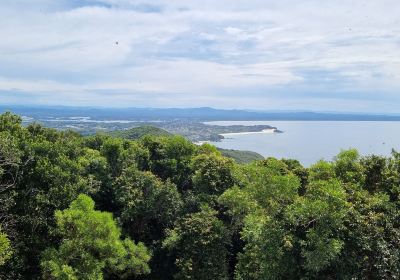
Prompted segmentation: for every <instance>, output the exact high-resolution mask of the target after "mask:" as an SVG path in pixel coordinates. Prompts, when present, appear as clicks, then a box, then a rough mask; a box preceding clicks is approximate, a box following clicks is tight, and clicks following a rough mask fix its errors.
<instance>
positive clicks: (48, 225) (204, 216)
mask: <svg viewBox="0 0 400 280" xmlns="http://www.w3.org/2000/svg"><path fill="white" fill-rule="evenodd" d="M223 152H224V151H222V153H221V151H219V150H218V149H216V148H215V147H214V146H212V145H209V144H204V145H202V146H196V145H193V144H192V143H190V142H189V141H187V140H185V139H184V138H182V137H179V136H172V137H159V136H150V135H147V136H144V137H142V138H141V139H140V140H137V141H132V140H127V139H121V138H113V137H112V136H110V135H102V134H96V135H93V136H89V137H83V136H81V135H78V134H77V133H74V132H70V131H64V132H61V131H56V130H53V129H48V128H44V127H42V126H41V125H38V124H31V125H28V126H26V127H24V126H22V124H21V118H20V117H18V116H15V115H13V114H11V113H5V114H3V115H0V227H1V232H0V279H5V280H8V279H10V280H11V279H12V280H14V279H40V278H45V279H102V278H104V279H125V278H126V279H154V280H155V279H172V278H173V277H175V278H176V279H243V280H244V279H246V280H247V279H250V280H251V279H263V280H264V279H399V278H400V153H398V152H396V151H393V153H392V156H391V157H381V156H373V155H372V156H367V157H361V156H360V155H359V154H358V152H357V151H356V150H348V151H342V152H341V153H340V154H339V155H338V156H337V157H336V158H335V160H334V161H332V162H327V161H319V162H317V163H315V164H314V165H312V166H311V167H309V168H305V167H303V166H302V165H301V164H300V163H299V162H298V161H296V160H292V159H283V160H278V159H275V158H267V159H262V160H259V161H255V162H252V163H250V164H247V165H240V164H236V163H235V162H234V161H233V160H232V159H228V158H226V157H225V156H223ZM84 194H87V195H90V197H91V198H92V199H93V200H92V199H91V198H89V197H88V196H86V195H84ZM94 205H96V210H95V208H94ZM54 213H56V215H54ZM113 217H115V220H114V219H113ZM117 223H118V226H117ZM119 226H120V227H121V229H120V228H119ZM121 236H123V238H121ZM131 240H134V241H135V243H134V242H133V241H131ZM143 244H145V245H143ZM145 246H146V247H145ZM146 248H149V249H146ZM150 250H151V251H152V258H151V259H150V253H149V251H150Z"/></svg>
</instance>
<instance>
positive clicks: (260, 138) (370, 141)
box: [209, 121, 400, 166]
mask: <svg viewBox="0 0 400 280" xmlns="http://www.w3.org/2000/svg"><path fill="white" fill-rule="evenodd" d="M209 124H214V125H235V124H242V125H256V124H268V125H271V126H275V127H277V128H278V129H279V130H282V131H283V133H254V134H234V135H228V136H226V139H224V140H222V142H212V144H214V145H215V146H217V147H220V148H225V149H236V150H248V151H254V152H257V153H259V154H261V155H263V156H266V157H269V156H272V157H276V158H293V159H298V160H299V161H300V162H301V163H302V164H304V165H305V166H309V165H311V164H313V163H315V162H316V161H318V160H319V159H325V160H332V159H333V157H334V156H335V155H337V154H338V153H339V152H340V151H341V150H342V149H349V148H356V149H358V151H359V152H360V154H362V155H369V154H377V155H390V153H391V150H392V149H396V150H400V122H382V121H381V122H369V121H355V122H352V121H218V122H209Z"/></svg>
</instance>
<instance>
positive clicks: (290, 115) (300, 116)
mask: <svg viewBox="0 0 400 280" xmlns="http://www.w3.org/2000/svg"><path fill="white" fill-rule="evenodd" d="M5 111H12V112H14V113H16V114H19V115H22V116H28V117H32V118H34V119H35V120H41V119H47V118H55V119H56V118H73V117H88V118H91V119H96V120H138V121H159V120H162V121H175V120H185V121H216V120H225V121H234V120H235V121H239V120H245V121H254V120H269V121H272V120H282V121H283V120H298V121H313V120H314V121H400V115H389V114H387V115H386V114H361V113H327V112H302V111H294V112H284V111H250V110H221V109H214V108H209V107H201V108H184V109H181V108H91V107H63V106H41V107H40V106H36V107H35V106H16V105H10V106H6V105H0V113H1V112H5Z"/></svg>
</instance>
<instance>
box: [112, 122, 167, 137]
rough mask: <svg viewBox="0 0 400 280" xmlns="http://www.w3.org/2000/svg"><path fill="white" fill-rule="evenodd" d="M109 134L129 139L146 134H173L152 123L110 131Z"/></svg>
mask: <svg viewBox="0 0 400 280" xmlns="http://www.w3.org/2000/svg"><path fill="white" fill-rule="evenodd" d="M109 134H110V135H112V136H114V137H118V138H124V139H129V140H136V139H140V138H142V137H143V136H145V135H151V136H172V134H171V133H169V132H168V131H166V130H164V129H161V128H158V127H154V126H150V125H145V126H139V127H134V128H130V129H127V130H116V131H112V132H110V133H109Z"/></svg>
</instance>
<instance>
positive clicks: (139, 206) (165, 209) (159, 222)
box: [114, 168, 182, 243]
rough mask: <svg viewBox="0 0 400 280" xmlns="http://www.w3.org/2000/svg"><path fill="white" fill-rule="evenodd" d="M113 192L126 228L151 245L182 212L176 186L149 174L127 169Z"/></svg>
mask: <svg viewBox="0 0 400 280" xmlns="http://www.w3.org/2000/svg"><path fill="white" fill-rule="evenodd" d="M114 189H115V197H116V201H117V203H118V207H119V209H120V210H119V211H120V219H121V222H122V225H123V227H124V229H125V230H126V231H127V232H128V233H129V234H130V236H135V237H136V238H139V239H140V240H143V241H147V242H148V243H151V241H154V240H160V239H161V238H162V237H163V231H164V230H165V229H166V228H168V227H171V226H172V225H173V223H174V221H175V219H176V217H177V216H178V215H179V212H180V211H181V207H182V201H181V197H180V194H179V192H178V190H177V188H176V186H175V185H174V184H172V183H170V182H166V183H163V182H162V181H161V180H160V179H159V178H157V177H156V176H154V175H153V174H152V173H150V172H143V171H139V170H137V169H135V168H128V169H126V170H124V171H123V173H122V175H121V176H120V177H118V179H117V180H116V184H115V187H114Z"/></svg>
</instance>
